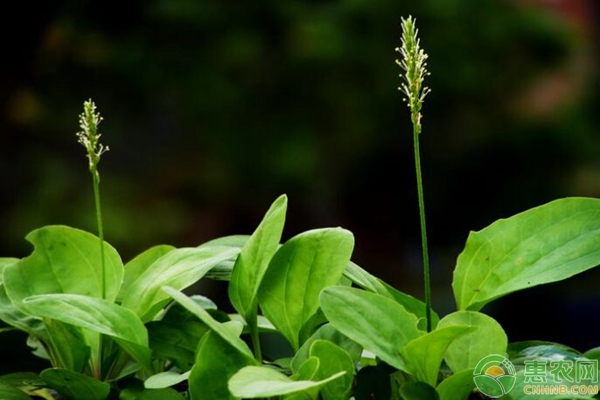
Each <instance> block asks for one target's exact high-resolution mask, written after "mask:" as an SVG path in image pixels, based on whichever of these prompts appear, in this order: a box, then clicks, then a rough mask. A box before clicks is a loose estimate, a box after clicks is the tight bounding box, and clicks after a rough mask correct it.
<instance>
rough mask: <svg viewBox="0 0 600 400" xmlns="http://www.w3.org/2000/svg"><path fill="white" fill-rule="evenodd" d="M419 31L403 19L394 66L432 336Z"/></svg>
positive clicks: (422, 59)
mask: <svg viewBox="0 0 600 400" xmlns="http://www.w3.org/2000/svg"><path fill="white" fill-rule="evenodd" d="M418 34H419V31H418V29H417V28H416V27H415V19H414V18H413V17H410V16H409V17H408V18H402V47H399V48H397V49H396V51H397V52H399V53H400V54H401V55H402V59H401V60H396V63H397V64H398V65H399V66H400V67H402V69H403V70H404V75H400V76H401V77H402V78H403V79H404V82H403V83H402V85H401V86H400V87H399V88H398V89H400V91H401V92H403V93H404V94H405V95H406V98H405V99H404V100H405V101H406V102H407V103H408V108H410V117H411V121H412V126H413V144H414V149H415V172H416V175H417V194H418V198H419V216H420V220H421V221H420V222H421V245H422V246H421V247H422V250H423V282H424V286H425V318H426V320H427V332H431V329H432V323H431V279H430V276H429V250H428V246H427V225H426V223H425V196H424V194H423V176H422V173H421V152H420V150H419V136H420V134H421V107H423V100H425V96H427V94H428V93H429V88H427V87H424V86H423V81H424V80H425V77H426V76H427V75H429V73H428V72H427V62H426V61H427V54H425V52H424V51H423V49H421V46H420V44H419V37H418Z"/></svg>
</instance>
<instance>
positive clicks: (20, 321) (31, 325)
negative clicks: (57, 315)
mask: <svg viewBox="0 0 600 400" xmlns="http://www.w3.org/2000/svg"><path fill="white" fill-rule="evenodd" d="M0 319H1V320H2V321H4V322H6V323H7V324H8V325H10V326H14V327H15V328H17V329H20V330H22V331H24V332H27V333H29V334H30V335H32V336H35V337H38V338H40V339H42V340H45V339H48V335H47V333H46V327H45V326H44V323H43V322H42V320H41V319H40V318H36V317H32V316H31V315H28V314H25V313H24V312H22V311H21V310H19V309H18V308H17V307H16V306H15V305H14V304H13V302H12V301H11V300H10V299H9V298H8V296H7V295H6V289H5V288H4V285H0Z"/></svg>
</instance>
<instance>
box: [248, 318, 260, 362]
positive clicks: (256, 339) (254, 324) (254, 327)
mask: <svg viewBox="0 0 600 400" xmlns="http://www.w3.org/2000/svg"><path fill="white" fill-rule="evenodd" d="M248 325H249V326H250V336H251V337H252V348H253V349H254V357H255V358H256V359H257V360H258V362H262V351H261V348H260V336H259V334H258V316H257V315H256V310H255V311H254V313H253V315H252V316H251V317H250V318H249V321H248Z"/></svg>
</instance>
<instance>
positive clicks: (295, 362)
mask: <svg viewBox="0 0 600 400" xmlns="http://www.w3.org/2000/svg"><path fill="white" fill-rule="evenodd" d="M316 340H327V341H329V342H332V343H334V344H336V345H338V346H339V347H341V348H342V349H344V350H346V352H348V354H349V355H350V357H351V358H352V360H353V362H357V361H358V360H359V359H360V354H361V352H362V347H361V346H360V345H359V344H358V343H356V342H355V341H353V340H351V339H349V338H348V337H347V336H345V335H343V334H341V333H340V331H338V330H337V329H335V328H334V327H333V325H331V324H329V323H327V324H325V325H323V326H321V327H320V328H319V329H318V330H317V331H316V332H315V333H314V334H313V335H312V336H311V337H310V338H308V340H306V341H305V342H304V343H303V344H302V346H301V347H300V349H299V350H298V351H297V352H296V354H295V355H294V358H293V359H292V362H291V365H290V366H291V368H292V371H294V372H296V371H297V370H298V368H300V366H301V365H302V363H304V361H305V360H306V359H308V357H309V351H310V346H311V345H312V344H313V342H315V341H316Z"/></svg>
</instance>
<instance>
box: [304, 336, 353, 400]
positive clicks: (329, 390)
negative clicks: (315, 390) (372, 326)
mask: <svg viewBox="0 0 600 400" xmlns="http://www.w3.org/2000/svg"><path fill="white" fill-rule="evenodd" d="M310 356H311V357H317V358H318V359H319V361H320V366H319V369H318V371H317V376H316V377H315V378H316V379H327V378H328V377H330V376H333V375H334V374H336V373H338V372H340V371H343V372H345V374H344V375H343V376H342V377H341V378H340V379H336V380H334V381H331V382H329V383H327V384H325V385H324V386H323V388H322V389H321V396H322V397H323V400H345V399H347V398H348V395H349V394H350V390H351V389H352V382H353V381H354V361H353V360H352V358H351V357H350V354H348V352H347V351H345V350H344V349H342V348H340V347H338V346H336V345H335V344H333V343H331V342H328V341H326V340H315V341H314V342H313V344H312V345H311V346H310Z"/></svg>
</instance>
